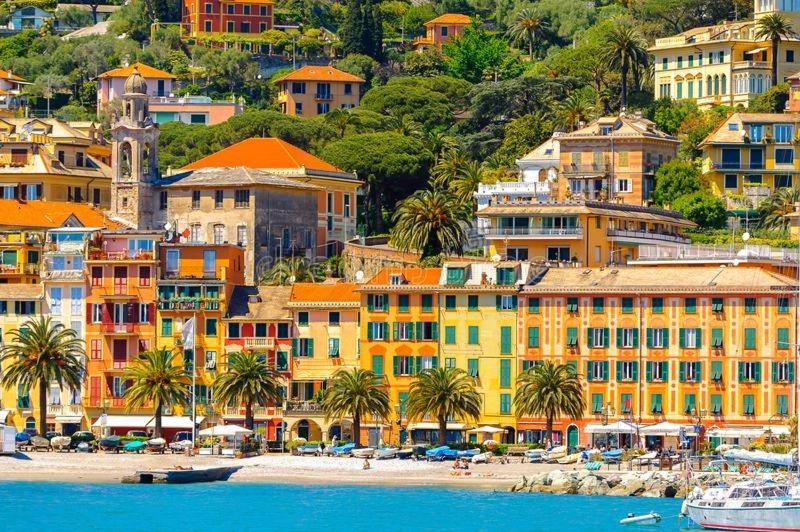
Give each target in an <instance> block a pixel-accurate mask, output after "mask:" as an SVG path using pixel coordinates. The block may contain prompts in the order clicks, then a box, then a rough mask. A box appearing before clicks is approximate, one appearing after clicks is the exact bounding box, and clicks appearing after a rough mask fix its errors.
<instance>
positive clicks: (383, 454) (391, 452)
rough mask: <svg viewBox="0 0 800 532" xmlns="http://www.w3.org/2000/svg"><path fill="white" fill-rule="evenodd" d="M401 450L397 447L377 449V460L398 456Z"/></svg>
mask: <svg viewBox="0 0 800 532" xmlns="http://www.w3.org/2000/svg"><path fill="white" fill-rule="evenodd" d="M399 451H400V449H398V448H397V447H383V448H382V449H377V450H376V451H375V459H376V460H388V459H390V458H397V453H398V452H399Z"/></svg>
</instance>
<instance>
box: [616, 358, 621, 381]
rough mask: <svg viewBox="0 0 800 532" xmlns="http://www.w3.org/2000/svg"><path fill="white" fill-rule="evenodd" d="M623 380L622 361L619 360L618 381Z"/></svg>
mask: <svg viewBox="0 0 800 532" xmlns="http://www.w3.org/2000/svg"><path fill="white" fill-rule="evenodd" d="M621 380H622V362H620V361H617V382H620V381H621Z"/></svg>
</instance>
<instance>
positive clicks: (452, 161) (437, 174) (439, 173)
mask: <svg viewBox="0 0 800 532" xmlns="http://www.w3.org/2000/svg"><path fill="white" fill-rule="evenodd" d="M469 160H470V159H469V157H467V154H466V153H464V152H463V151H462V150H460V149H458V148H456V147H452V148H445V149H443V150H442V151H441V152H440V154H439V157H438V158H437V159H436V164H435V165H434V166H433V168H432V169H431V177H432V178H433V182H434V184H435V185H436V186H437V187H439V188H447V187H448V186H450V181H451V180H453V179H455V178H456V175H458V172H459V171H460V170H461V167H462V166H464V165H465V164H467V162H469Z"/></svg>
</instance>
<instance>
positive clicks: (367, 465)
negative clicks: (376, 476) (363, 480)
mask: <svg viewBox="0 0 800 532" xmlns="http://www.w3.org/2000/svg"><path fill="white" fill-rule="evenodd" d="M370 467H371V466H370V465H369V460H368V459H366V458H364V465H363V466H362V467H361V469H363V470H364V471H366V470H367V469H369V468H370Z"/></svg>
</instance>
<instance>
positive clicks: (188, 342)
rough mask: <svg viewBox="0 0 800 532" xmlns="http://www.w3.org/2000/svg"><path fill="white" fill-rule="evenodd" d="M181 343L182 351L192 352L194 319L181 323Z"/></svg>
mask: <svg viewBox="0 0 800 532" xmlns="http://www.w3.org/2000/svg"><path fill="white" fill-rule="evenodd" d="M181 343H182V344H183V350H184V351H188V350H192V351H193V350H194V318H189V319H188V320H186V321H185V322H183V327H182V328H181Z"/></svg>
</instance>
